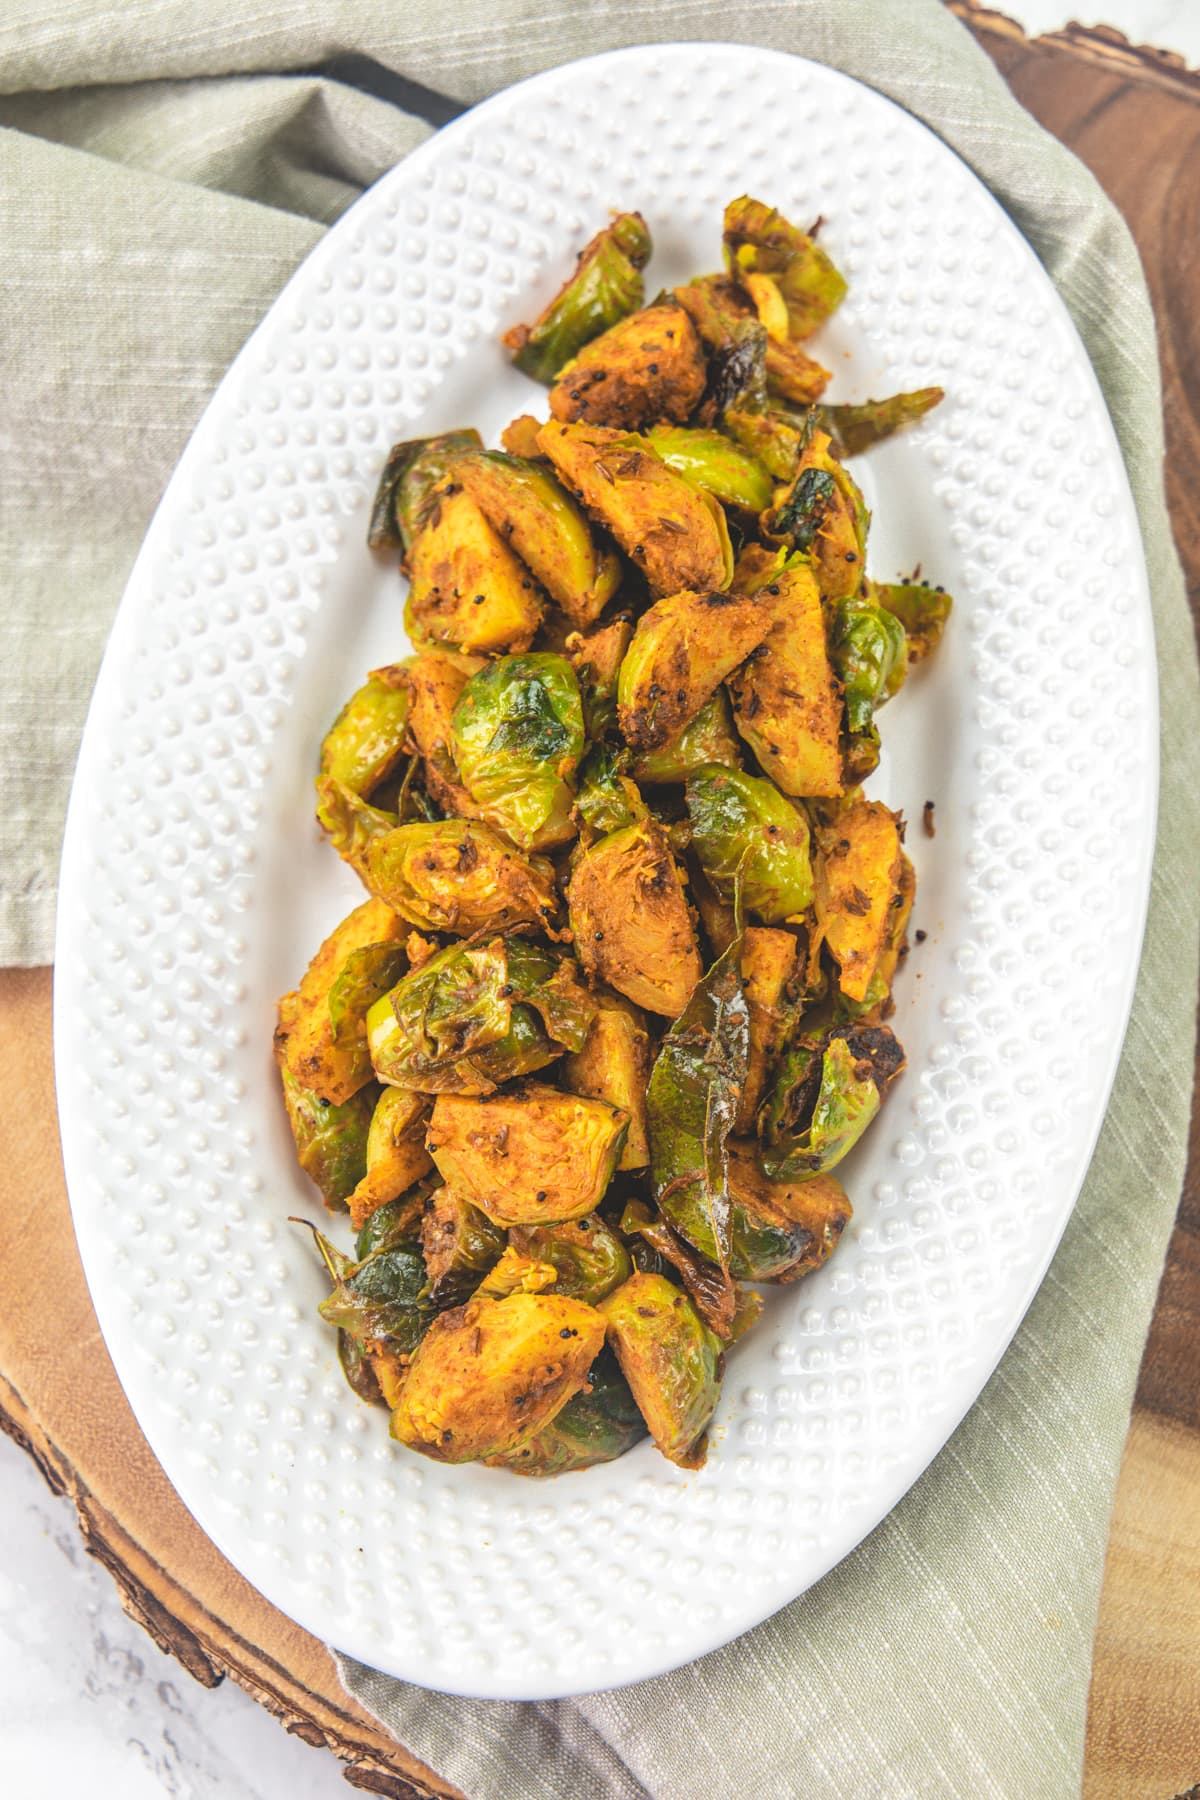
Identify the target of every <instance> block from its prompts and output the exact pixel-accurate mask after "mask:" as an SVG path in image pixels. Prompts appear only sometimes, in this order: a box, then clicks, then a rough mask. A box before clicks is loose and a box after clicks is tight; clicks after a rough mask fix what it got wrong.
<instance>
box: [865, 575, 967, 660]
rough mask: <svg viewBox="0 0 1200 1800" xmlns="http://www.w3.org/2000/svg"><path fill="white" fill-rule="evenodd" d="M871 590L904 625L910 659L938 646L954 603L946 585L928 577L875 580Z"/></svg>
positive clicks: (925, 655) (878, 602)
mask: <svg viewBox="0 0 1200 1800" xmlns="http://www.w3.org/2000/svg"><path fill="white" fill-rule="evenodd" d="M870 593H871V598H872V599H873V600H874V601H875V602H876V604H877V605H879V606H883V607H886V608H887V610H888V612H890V613H891V614H892V616H893V618H896V619H899V621H900V623H901V625H903V627H904V635H905V637H906V639H907V640H908V660H909V662H910V663H917V662H922V661H923V660H924V659H925V657H927V656H928V655H929V653H930V651H931V650H935V649H936V648H937V645H938V642H939V640H940V638H941V635H942V632H943V631H944V629H945V626H946V620H947V619H948V618H949V617H950V609H951V607H952V606H953V604H954V602H953V601H952V600H951V598H950V596H949V594H948V593H947V592H946V590H945V588H940V587H930V586H929V584H928V583H927V582H924V581H902V582H886V581H872V582H871V583H870Z"/></svg>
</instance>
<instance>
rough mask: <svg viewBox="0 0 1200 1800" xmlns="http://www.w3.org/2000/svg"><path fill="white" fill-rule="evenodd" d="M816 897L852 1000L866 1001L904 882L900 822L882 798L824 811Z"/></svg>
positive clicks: (843, 987)
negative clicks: (901, 877) (898, 894)
mask: <svg viewBox="0 0 1200 1800" xmlns="http://www.w3.org/2000/svg"><path fill="white" fill-rule="evenodd" d="M816 842H817V856H816V882H815V888H816V891H815V900H816V909H817V919H818V922H819V924H820V926H821V930H822V932H823V933H824V937H825V942H826V943H827V944H828V946H829V948H830V950H831V951H832V953H833V956H834V958H835V960H836V962H837V965H838V970H839V974H838V985H839V987H840V988H841V991H842V993H843V994H845V996H846V998H847V999H848V1000H862V999H864V998H865V996H866V993H867V990H868V988H869V987H870V985H871V978H872V976H873V975H874V973H875V968H876V965H877V963H878V961H879V958H880V956H881V954H882V952H883V948H884V945H885V943H886V941H887V934H888V924H889V921H890V918H891V915H892V912H893V909H894V905H895V900H896V895H897V893H898V891H899V884H900V856H901V850H900V825H899V821H898V819H897V817H896V814H895V813H894V812H891V811H889V809H888V808H887V807H886V806H883V805H882V804H881V803H880V802H879V801H878V800H863V799H861V798H856V799H851V800H847V801H845V802H844V803H843V804H841V805H839V806H836V807H829V808H826V809H824V811H823V812H822V814H821V816H820V821H819V823H818V825H817V829H816Z"/></svg>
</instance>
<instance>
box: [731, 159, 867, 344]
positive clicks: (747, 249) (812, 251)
mask: <svg viewBox="0 0 1200 1800" xmlns="http://www.w3.org/2000/svg"><path fill="white" fill-rule="evenodd" d="M724 243H725V266H726V268H727V269H728V270H729V272H730V274H731V275H733V276H734V277H736V279H737V280H739V281H741V282H743V283H745V282H747V281H748V278H749V277H750V276H752V275H769V276H770V277H771V278H772V279H773V280H774V281H775V283H776V284H777V285H778V288H779V293H780V296H781V298H782V300H783V303H784V306H785V307H786V309H787V321H788V333H789V335H790V336H791V337H793V338H807V337H811V336H812V334H813V332H814V331H816V329H817V327H818V326H820V325H823V324H824V322H825V320H826V319H827V318H829V316H830V314H831V313H833V312H836V311H837V308H838V307H839V306H840V305H841V303H842V301H843V299H844V298H845V295H846V283H845V280H844V279H843V277H842V276H841V275H840V274H839V273H838V271H837V269H836V268H835V266H834V264H833V262H832V261H831V259H830V258H829V257H828V256H827V255H826V254H825V252H824V250H822V249H821V248H820V246H819V245H818V244H816V243H814V242H813V239H812V237H811V236H809V235H808V234H806V233H805V232H803V231H800V230H798V229H797V228H796V226H794V225H790V224H789V223H788V221H787V220H786V219H785V218H784V216H783V214H782V213H780V212H776V210H775V208H774V207H771V206H766V205H764V204H763V202H762V201H761V200H752V199H751V198H750V196H749V195H748V194H743V195H742V196H741V198H740V199H737V200H731V201H730V203H729V205H728V206H727V207H726V208H725V230H724Z"/></svg>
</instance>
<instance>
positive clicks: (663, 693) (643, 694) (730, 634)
mask: <svg viewBox="0 0 1200 1800" xmlns="http://www.w3.org/2000/svg"><path fill="white" fill-rule="evenodd" d="M773 623H774V615H773V612H772V609H771V607H770V606H769V605H764V604H763V603H762V602H761V601H760V600H759V599H758V597H757V596H756V595H753V594H734V593H721V592H719V591H715V592H714V591H710V592H707V593H693V592H692V591H691V590H689V589H686V588H685V589H682V590H681V591H680V592H679V593H676V594H669V595H667V596H666V597H664V598H663V599H661V600H656V601H655V603H654V605H653V606H652V607H650V609H649V610H648V611H647V612H644V613H643V614H642V616H641V618H640V619H639V620H638V622H637V629H636V631H635V632H634V634H633V641H632V643H631V644H630V646H629V649H628V650H627V651H626V653H625V660H624V662H623V663H622V664H621V673H620V676H619V678H618V681H617V716H618V718H619V719H620V722H621V730H622V732H623V733H624V735H625V738H626V741H627V742H628V743H629V744H631V745H632V746H633V748H634V749H635V750H637V751H647V750H656V749H659V748H661V746H662V745H664V744H666V743H667V742H668V741H669V740H670V739H671V738H673V737H676V736H678V734H679V732H680V731H682V729H683V727H684V726H685V725H686V724H687V723H688V721H689V720H690V719H694V718H695V716H696V714H697V713H698V712H699V711H700V708H701V707H702V706H703V705H704V703H705V701H706V700H707V699H708V698H709V696H710V695H711V694H712V693H714V692H715V690H716V689H717V688H718V687H719V686H720V684H721V682H722V681H724V679H725V677H726V676H727V675H729V674H731V673H732V671H733V670H734V669H736V668H737V666H738V664H739V663H742V662H745V660H746V658H747V657H748V656H749V654H750V652H751V651H752V650H754V649H756V648H757V646H758V645H759V644H761V643H762V641H763V639H764V638H765V637H766V635H767V633H768V632H769V631H770V630H771V628H772V625H773Z"/></svg>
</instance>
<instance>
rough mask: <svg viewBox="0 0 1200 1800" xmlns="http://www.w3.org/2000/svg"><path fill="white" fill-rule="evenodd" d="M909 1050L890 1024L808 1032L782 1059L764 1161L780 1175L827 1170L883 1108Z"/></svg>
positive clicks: (766, 1112) (763, 1118)
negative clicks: (811, 1034) (814, 1035)
mask: <svg viewBox="0 0 1200 1800" xmlns="http://www.w3.org/2000/svg"><path fill="white" fill-rule="evenodd" d="M903 1066H904V1052H903V1050H901V1048H900V1045H899V1044H898V1043H897V1041H896V1039H895V1037H894V1036H893V1035H892V1033H891V1032H890V1031H889V1030H888V1029H887V1027H886V1025H873V1026H846V1027H842V1026H839V1027H838V1028H837V1030H836V1031H835V1032H834V1033H833V1035H832V1036H830V1037H828V1038H817V1039H813V1038H802V1039H800V1040H799V1042H798V1043H796V1044H794V1045H793V1046H792V1047H791V1048H790V1049H789V1050H786V1051H785V1052H784V1054H783V1056H782V1057H781V1058H780V1060H779V1064H778V1067H777V1068H776V1071H775V1075H774V1078H773V1080H772V1084H771V1087H770V1090H769V1092H768V1094H767V1098H766V1100H765V1101H764V1102H763V1108H762V1112H761V1113H760V1115H759V1126H760V1130H761V1132H762V1139H763V1149H762V1164H763V1168H764V1169H765V1171H766V1173H767V1174H768V1175H769V1176H770V1177H771V1179H772V1180H773V1181H807V1180H809V1179H810V1178H811V1177H812V1176H813V1175H823V1174H827V1173H828V1171H829V1170H830V1169H834V1168H836V1167H837V1165H838V1163H839V1162H841V1160H842V1158H843V1156H845V1155H846V1153H847V1151H849V1150H852V1149H853V1148H854V1145H855V1144H856V1143H857V1142H858V1140H859V1138H860V1137H861V1136H862V1134H863V1132H864V1131H865V1130H866V1128H867V1126H868V1125H869V1124H870V1123H871V1120H872V1119H873V1118H874V1117H875V1114H876V1113H877V1112H878V1111H879V1106H880V1102H881V1101H882V1099H883V1096H884V1093H885V1092H886V1090H887V1085H888V1083H889V1082H890V1081H891V1080H892V1078H893V1077H894V1076H895V1075H897V1074H898V1073H899V1072H900V1070H901V1069H902V1068H903Z"/></svg>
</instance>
